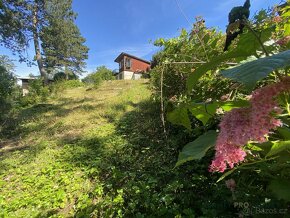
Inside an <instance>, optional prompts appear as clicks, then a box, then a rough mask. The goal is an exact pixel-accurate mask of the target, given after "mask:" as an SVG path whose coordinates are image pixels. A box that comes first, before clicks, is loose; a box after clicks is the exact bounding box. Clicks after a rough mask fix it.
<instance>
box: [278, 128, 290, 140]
mask: <svg viewBox="0 0 290 218" xmlns="http://www.w3.org/2000/svg"><path fill="white" fill-rule="evenodd" d="M277 131H278V133H279V135H280V136H281V137H282V138H283V139H284V140H290V129H289V128H287V127H279V128H278V129H277Z"/></svg>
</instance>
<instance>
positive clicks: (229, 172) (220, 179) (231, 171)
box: [216, 168, 236, 183]
mask: <svg viewBox="0 0 290 218" xmlns="http://www.w3.org/2000/svg"><path fill="white" fill-rule="evenodd" d="M235 170H236V168H233V169H231V170H230V171H228V172H226V173H224V174H223V175H222V176H221V177H220V178H219V179H218V180H217V181H216V182H217V183H218V182H220V181H222V180H223V179H224V178H226V177H228V176H229V175H231V174H232V173H233V172H234V171H235Z"/></svg>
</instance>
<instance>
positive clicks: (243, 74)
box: [221, 50, 290, 89]
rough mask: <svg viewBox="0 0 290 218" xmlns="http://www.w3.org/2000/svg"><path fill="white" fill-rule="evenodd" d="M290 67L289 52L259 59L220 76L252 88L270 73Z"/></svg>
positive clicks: (224, 72) (226, 71) (223, 72)
mask: <svg viewBox="0 0 290 218" xmlns="http://www.w3.org/2000/svg"><path fill="white" fill-rule="evenodd" d="M289 65H290V50H288V51H284V52H280V53H279V54H275V55H272V56H270V57H265V58H260V59H257V60H254V61H251V62H248V63H245V64H242V65H240V66H238V67H234V68H231V69H228V70H225V71H222V72H221V73H222V75H223V76H225V77H227V78H230V79H232V80H235V81H237V82H240V83H242V84H244V85H245V86H246V87H248V88H250V89H251V88H253V87H254V86H255V84H256V82H257V81H259V80H261V79H264V78H265V77H267V76H268V75H269V74H270V73H271V72H273V71H274V70H277V69H279V68H283V67H287V66H289Z"/></svg>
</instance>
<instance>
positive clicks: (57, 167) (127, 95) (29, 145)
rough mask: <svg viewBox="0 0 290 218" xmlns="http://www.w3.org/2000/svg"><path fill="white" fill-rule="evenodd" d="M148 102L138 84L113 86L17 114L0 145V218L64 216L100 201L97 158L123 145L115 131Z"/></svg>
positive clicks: (67, 94) (122, 138)
mask: <svg viewBox="0 0 290 218" xmlns="http://www.w3.org/2000/svg"><path fill="white" fill-rule="evenodd" d="M149 96H150V92H149V90H148V89H147V86H146V84H145V83H144V81H140V82H139V81H126V82H125V81H113V82H107V83H105V84H104V85H103V86H102V87H101V88H99V89H98V90H91V91H86V90H85V88H77V89H73V90H67V91H65V93H64V94H62V95H61V96H59V97H58V98H56V99H55V100H51V101H50V102H49V103H48V104H43V105H38V106H34V107H32V108H28V109H26V110H23V111H21V112H20V113H19V115H18V120H21V125H20V126H19V127H18V129H17V130H15V133H14V134H15V136H17V137H14V138H13V139H9V140H2V142H1V150H0V158H1V162H0V164H1V165H0V190H1V191H0V208H1V209H0V217H1V216H3V215H6V216H8V217H32V216H46V215H49V214H60V215H65V216H68V215H69V214H71V215H73V214H74V213H75V212H76V211H79V210H80V209H81V208H82V207H87V205H90V204H92V203H93V204H94V203H95V202H97V201H100V199H98V197H101V196H102V192H103V184H102V183H101V182H100V181H98V176H97V175H98V171H99V170H100V169H99V168H100V165H102V164H105V162H106V161H104V160H102V158H107V157H108V158H109V157H110V156H111V155H114V154H115V153H116V152H118V150H119V149H121V148H122V147H123V146H125V145H126V144H128V142H127V140H126V136H125V135H120V133H117V132H116V125H117V123H118V121H119V119H120V118H121V117H122V116H123V115H124V114H126V113H128V112H130V111H136V112H138V113H142V111H140V110H139V107H138V103H140V102H141V101H146V100H148V98H149ZM103 167H104V168H107V166H103ZM112 170H113V169H112ZM92 193H93V194H95V196H94V197H93V198H91V196H89V194H92ZM98 195H99V196H98Z"/></svg>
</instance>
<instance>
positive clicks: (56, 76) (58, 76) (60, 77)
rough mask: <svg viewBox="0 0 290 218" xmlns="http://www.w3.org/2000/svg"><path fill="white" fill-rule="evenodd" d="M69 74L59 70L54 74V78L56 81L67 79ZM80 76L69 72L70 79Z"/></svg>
mask: <svg viewBox="0 0 290 218" xmlns="http://www.w3.org/2000/svg"><path fill="white" fill-rule="evenodd" d="M66 78H67V75H66V74H65V73H64V72H59V73H56V74H54V76H53V80H54V81H59V80H66ZM77 79H78V76H77V75H76V74H74V73H69V74H68V80H77Z"/></svg>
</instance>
